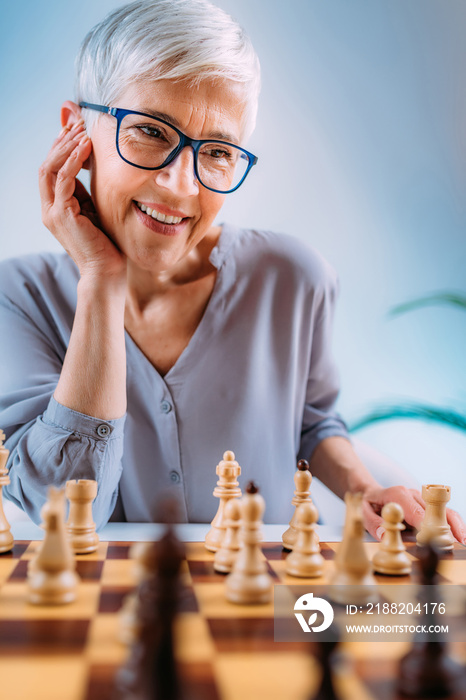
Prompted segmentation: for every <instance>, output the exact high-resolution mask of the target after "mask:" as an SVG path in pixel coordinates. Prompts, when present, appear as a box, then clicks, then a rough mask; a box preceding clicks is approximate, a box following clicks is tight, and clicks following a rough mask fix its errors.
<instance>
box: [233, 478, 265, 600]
mask: <svg viewBox="0 0 466 700" xmlns="http://www.w3.org/2000/svg"><path fill="white" fill-rule="evenodd" d="M264 510H265V502H264V499H263V498H262V496H261V495H260V493H259V489H258V488H257V486H256V485H255V484H254V482H253V481H250V482H249V484H248V485H247V488H246V493H245V495H244V496H243V498H242V499H241V530H240V539H241V543H242V548H241V549H240V551H239V552H238V556H237V557H236V561H235V563H234V566H233V571H232V572H231V574H228V576H227V577H226V579H225V596H226V599H227V600H229V601H230V602H231V603H239V604H240V605H254V604H261V603H268V602H270V600H271V599H272V592H273V585H272V579H271V577H270V575H269V574H268V572H267V566H266V563H265V559H264V556H263V554H262V550H261V547H260V543H261V541H262V534H261V525H262V520H261V518H262V515H263V513H264Z"/></svg>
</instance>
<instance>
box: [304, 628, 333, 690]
mask: <svg viewBox="0 0 466 700" xmlns="http://www.w3.org/2000/svg"><path fill="white" fill-rule="evenodd" d="M325 635H326V638H327V639H328V641H325V642H314V644H313V645H312V646H313V647H314V654H315V656H316V658H317V660H318V661H319V663H320V666H321V669H322V678H321V680H320V684H319V687H318V690H317V692H316V693H314V694H313V695H312V697H310V698H309V700H340V697H339V695H337V692H336V690H335V685H334V682H333V669H334V666H335V655H336V650H337V647H338V644H339V642H340V637H339V634H338V630H337V628H336V627H335V626H334V625H332V626H331V627H330V628H329V629H328V630H327V631H326V633H325Z"/></svg>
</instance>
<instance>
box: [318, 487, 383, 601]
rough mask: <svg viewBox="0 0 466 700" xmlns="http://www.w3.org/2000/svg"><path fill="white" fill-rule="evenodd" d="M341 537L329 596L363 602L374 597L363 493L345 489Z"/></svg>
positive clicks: (334, 599)
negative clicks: (364, 539)
mask: <svg viewBox="0 0 466 700" xmlns="http://www.w3.org/2000/svg"><path fill="white" fill-rule="evenodd" d="M345 503H346V517H345V527H344V530H343V539H342V541H341V542H340V546H339V547H338V551H337V553H336V555H335V559H334V565H335V570H334V572H333V574H332V575H331V576H330V577H329V581H328V583H329V597H330V598H331V600H333V601H335V602H336V603H341V604H342V605H346V604H351V603H353V604H365V603H370V602H374V601H376V600H377V592H376V581H375V578H374V577H373V575H372V566H371V563H370V561H369V559H368V557H367V554H366V550H365V548H364V541H363V538H364V524H363V520H362V493H349V492H348V493H346V494H345Z"/></svg>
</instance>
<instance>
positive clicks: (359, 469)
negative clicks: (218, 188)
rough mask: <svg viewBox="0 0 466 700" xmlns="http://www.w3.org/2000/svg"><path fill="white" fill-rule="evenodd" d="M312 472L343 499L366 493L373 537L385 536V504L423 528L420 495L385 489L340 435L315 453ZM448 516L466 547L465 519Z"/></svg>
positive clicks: (367, 523) (365, 509) (365, 511)
mask: <svg viewBox="0 0 466 700" xmlns="http://www.w3.org/2000/svg"><path fill="white" fill-rule="evenodd" d="M310 469H311V472H312V474H313V475H314V476H316V477H317V478H318V479H320V481H322V483H324V484H325V485H326V486H328V488H329V489H331V490H332V491H333V492H334V493H336V494H337V496H340V498H343V497H344V495H345V493H346V492H347V491H350V492H351V493H356V492H358V491H360V492H362V493H363V516H364V524H365V527H366V529H367V530H368V532H369V533H370V534H371V535H372V536H373V537H376V538H377V539H380V538H381V537H382V535H383V528H382V518H381V516H380V512H381V510H382V507H383V506H384V505H385V503H390V502H391V501H395V502H396V503H399V504H400V505H401V507H402V508H403V511H404V516H405V520H406V522H407V523H408V525H412V526H413V527H415V528H419V527H420V525H421V523H422V520H423V518H424V512H425V504H424V501H423V500H422V497H421V494H420V492H419V491H417V490H416V489H408V488H406V487H405V486H391V487H390V488H382V487H381V486H380V484H378V483H377V481H376V480H375V479H374V478H373V477H372V476H371V474H370V473H369V472H368V470H367V469H366V467H365V466H364V464H363V463H362V462H361V460H360V459H359V457H358V456H357V454H356V452H355V451H354V449H353V447H352V445H351V443H350V442H349V440H346V439H345V438H342V437H338V436H335V437H329V438H326V439H324V440H322V442H320V443H319V444H318V445H317V447H316V448H315V450H314V453H313V455H312V458H311V461H310ZM447 517H448V522H449V524H450V526H451V529H452V532H453V535H454V536H455V537H456V539H457V540H458V541H459V542H461V543H462V544H466V527H465V524H464V523H463V521H462V519H461V517H460V516H459V515H458V513H456V512H455V511H453V510H451V509H450V508H448V509H447Z"/></svg>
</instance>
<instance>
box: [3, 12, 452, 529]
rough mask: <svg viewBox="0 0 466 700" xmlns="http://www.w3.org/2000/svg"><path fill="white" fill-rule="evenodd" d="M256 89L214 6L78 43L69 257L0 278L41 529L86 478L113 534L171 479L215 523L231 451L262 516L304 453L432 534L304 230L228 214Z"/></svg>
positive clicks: (19, 488)
mask: <svg viewBox="0 0 466 700" xmlns="http://www.w3.org/2000/svg"><path fill="white" fill-rule="evenodd" d="M258 91H259V66H258V60H257V57H256V55H255V53H254V50H253V48H252V46H251V43H250V41H249V40H248V38H247V37H246V35H245V34H244V32H243V31H242V30H241V28H240V27H239V26H238V25H237V24H236V23H235V22H234V21H233V20H232V19H231V18H230V17H229V16H228V15H226V14H225V13H224V12H223V11H221V10H220V9H218V8H216V7H214V6H212V5H211V4H210V3H208V2H206V1H204V0H141V1H138V2H135V3H132V4H130V5H127V6H124V7H121V8H119V9H117V10H115V11H114V12H112V13H111V14H110V15H108V17H106V18H105V19H104V20H103V22H101V23H100V24H99V25H98V26H96V27H95V28H94V29H93V30H92V31H91V32H90V33H89V35H88V36H87V37H86V39H85V40H84V43H83V45H82V48H81V51H80V54H79V56H78V60H77V88H76V101H75V102H65V103H64V105H63V107H62V111H61V120H62V126H63V129H62V131H61V133H60V135H59V136H58V138H57V140H56V141H55V143H54V144H53V146H52V149H51V151H50V153H49V155H48V157H47V159H46V161H45V162H44V164H43V165H42V167H41V169H40V193H41V200H42V214H43V221H44V223H45V225H46V226H47V227H48V228H49V229H50V231H51V232H52V233H53V235H54V236H55V237H56V238H57V239H58V241H59V242H60V243H61V245H62V246H63V248H64V249H65V251H66V253H65V254H63V255H52V254H43V255H36V256H28V257H25V258H22V259H17V260H15V261H9V262H8V264H7V265H5V264H3V266H2V269H1V275H0V278H1V280H2V282H1V304H0V308H1V326H2V328H3V329H8V332H7V333H3V337H2V343H1V351H2V358H1V362H2V367H3V368H4V370H6V372H4V374H3V378H2V387H1V394H2V397H1V412H0V425H1V426H2V427H3V428H4V430H5V432H6V434H7V438H8V440H7V443H6V445H7V447H8V448H9V449H10V460H9V467H10V478H11V485H10V486H9V487H8V488H7V489H6V493H7V496H8V497H9V498H10V499H11V500H13V501H14V502H16V504H18V505H20V506H21V507H22V508H23V509H24V510H26V511H27V512H28V513H29V515H30V516H31V517H32V518H33V519H34V520H36V521H38V520H39V519H40V515H39V511H40V507H41V505H42V503H43V501H44V499H45V498H46V492H47V487H48V485H50V484H55V485H61V484H63V483H64V482H65V481H66V480H67V479H71V478H93V479H96V480H97V481H98V484H99V491H98V496H97V499H96V502H95V508H94V516H95V519H96V521H97V524H98V525H99V526H101V525H102V524H104V523H105V522H107V521H108V520H109V519H117V520H128V521H150V520H151V518H152V517H153V505H154V501H155V500H156V497H157V495H158V494H161V493H165V492H166V489H167V487H169V486H170V487H171V490H172V491H173V492H174V493H175V494H176V495H177V498H178V500H179V503H180V513H181V517H182V519H183V520H186V521H191V522H196V521H197V522H199V521H201V522H202V521H208V520H210V519H211V518H212V516H213V514H214V511H215V508H216V504H215V502H214V499H212V495H211V493H212V487H213V485H214V481H215V471H214V470H215V464H216V463H217V462H218V461H219V459H220V458H221V456H222V453H223V452H224V450H226V449H233V450H235V452H236V455H237V459H238V461H239V462H240V464H241V465H242V467H243V474H244V477H245V478H246V479H249V478H255V479H256V480H257V481H258V483H259V484H260V486H261V489H262V492H263V494H264V496H265V499H266V503H267V509H266V520H268V521H269V522H285V521H286V520H287V519H288V518H289V515H290V513H289V509H290V493H291V491H292V475H293V473H294V469H295V464H296V459H297V458H307V459H310V460H311V468H312V472H313V473H314V474H315V475H316V476H317V477H318V478H319V479H321V480H322V481H323V482H324V483H325V484H327V485H328V486H329V487H330V488H331V489H332V490H333V491H334V492H335V493H337V494H338V495H340V496H342V495H343V494H344V493H345V491H347V490H349V491H362V492H363V493H364V516H365V522H366V526H367V528H368V529H369V531H370V532H371V533H372V534H376V532H377V530H378V529H379V528H380V525H381V519H380V517H379V515H378V514H379V512H380V509H381V507H382V505H383V503H385V502H387V501H390V500H398V501H399V502H400V503H401V505H402V506H403V508H404V510H405V515H406V519H407V521H408V522H409V523H411V524H413V525H415V526H416V525H419V523H420V520H421V519H422V517H423V503H422V499H421V498H420V495H419V493H418V492H415V491H409V490H407V489H403V488H401V487H392V488H389V489H382V488H381V487H380V486H379V485H378V483H377V482H376V481H375V480H374V478H373V477H372V476H371V475H370V474H369V472H368V471H367V470H366V469H365V467H364V466H363V465H362V463H361V462H360V461H359V459H358V457H357V456H356V455H355V453H354V451H353V449H352V446H351V443H350V441H349V440H348V436H347V432H346V428H345V425H344V423H343V422H342V420H341V419H340V418H339V416H338V415H337V414H336V413H335V411H334V402H335V399H336V397H337V393H338V382H337V377H336V372H335V368H334V365H333V362H332V358H331V353H330V335H331V323H332V310H333V305H334V301H335V294H336V289H337V283H336V278H335V274H334V272H333V271H332V270H331V269H330V267H329V266H328V265H327V264H326V263H325V261H324V260H322V258H321V257H320V256H319V255H318V254H317V253H316V252H315V251H313V250H311V249H308V248H307V247H305V246H304V245H303V244H302V243H300V242H298V241H297V240H294V239H292V238H290V237H285V236H281V235H276V234H272V233H266V232H260V231H251V230H236V229H235V228H233V227H230V226H227V225H223V226H218V225H215V224H214V220H215V219H216V217H217V215H218V213H219V211H220V208H221V206H222V204H223V202H224V200H225V197H228V196H230V195H231V193H232V192H233V191H234V190H236V189H237V188H238V187H239V186H240V185H242V184H243V183H244V180H245V178H246V176H247V175H248V173H249V172H250V170H251V168H252V167H253V166H254V164H255V162H256V160H257V159H256V157H255V156H254V155H253V154H251V153H250V152H249V151H248V150H246V148H245V144H246V142H247V139H248V137H249V135H250V134H251V132H252V130H253V128H254V123H255V115H256V110H257V98H258ZM83 168H85V169H88V170H89V171H90V194H88V193H87V192H86V191H85V189H84V187H83V186H82V185H81V183H80V182H79V181H78V180H77V176H78V174H79V172H80V171H81V169H83ZM450 521H451V523H452V526H453V528H454V533H455V535H456V536H457V537H458V538H460V539H463V532H464V531H463V530H462V524H461V522H460V520H459V518H458V517H457V516H456V515H455V514H454V513H450ZM379 535H380V530H379Z"/></svg>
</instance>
